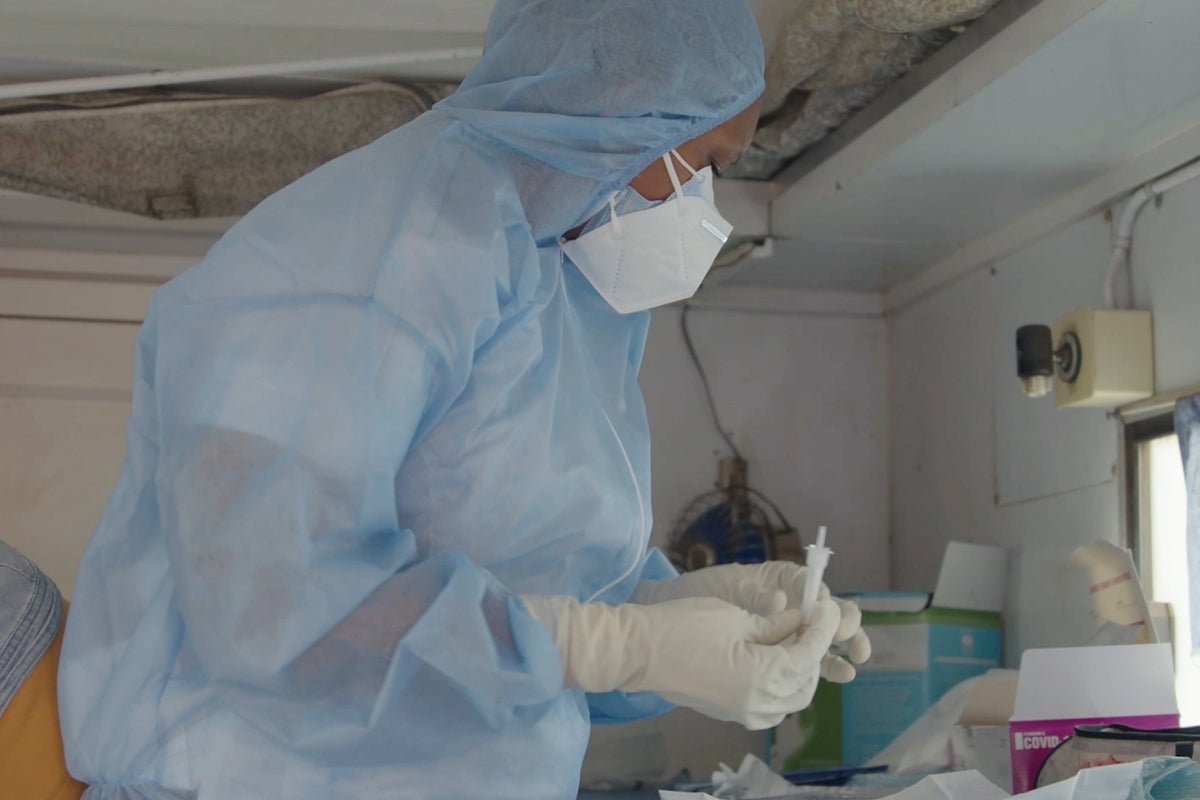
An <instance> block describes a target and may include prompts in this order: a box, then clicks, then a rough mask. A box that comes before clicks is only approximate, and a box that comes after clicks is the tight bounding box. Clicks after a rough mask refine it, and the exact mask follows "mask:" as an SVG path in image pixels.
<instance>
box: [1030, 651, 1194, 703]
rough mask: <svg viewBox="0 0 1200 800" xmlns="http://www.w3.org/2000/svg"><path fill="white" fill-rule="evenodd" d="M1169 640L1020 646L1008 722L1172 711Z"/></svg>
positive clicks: (1172, 688)
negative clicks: (1023, 648) (1014, 700)
mask: <svg viewBox="0 0 1200 800" xmlns="http://www.w3.org/2000/svg"><path fill="white" fill-rule="evenodd" d="M1174 675H1175V667H1174V663H1173V661H1172V658H1171V645H1169V644H1137V645H1112V646H1108V647H1059V648H1049V649H1044V650H1026V651H1025V655H1024V657H1023V658H1022V659H1021V676H1020V680H1019V682H1018V684H1017V703H1016V707H1015V708H1014V710H1013V716H1012V719H1013V721H1014V722H1021V721H1024V720H1038V719H1086V718H1091V717H1148V716H1155V715H1159V714H1175V713H1177V712H1178V710H1179V708H1178V706H1177V704H1176V701H1175V677H1174Z"/></svg>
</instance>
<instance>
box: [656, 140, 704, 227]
mask: <svg viewBox="0 0 1200 800" xmlns="http://www.w3.org/2000/svg"><path fill="white" fill-rule="evenodd" d="M672 156H674V157H675V158H677V159H679V162H680V163H681V164H683V165H684V166H685V167H687V170H688V172H690V173H692V174H693V175H695V176H697V177H699V173H698V172H696V170H694V169H692V165H691V164H689V163H687V162H686V161H684V160H683V156H681V155H679V153H677V152H676V151H674V150H672V151H670V152H669V153H667V154H666V155H665V156H663V162H664V163H665V164H666V165H667V177H669V178H670V179H671V185H672V186H674V187H675V196H676V197H679V198H682V197H683V184H681V183H680V182H679V174H678V173H677V172H676V170H675V164H674V163H673V159H672ZM675 205H676V206H677V207H678V208H679V215H680V216H683V206H681V205H680V204H679V203H676V204H675Z"/></svg>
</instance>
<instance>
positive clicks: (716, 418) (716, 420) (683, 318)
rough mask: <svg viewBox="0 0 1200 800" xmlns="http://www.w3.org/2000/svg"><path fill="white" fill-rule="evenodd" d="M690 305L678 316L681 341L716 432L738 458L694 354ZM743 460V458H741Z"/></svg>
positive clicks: (694, 346) (696, 356)
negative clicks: (697, 379)
mask: <svg viewBox="0 0 1200 800" xmlns="http://www.w3.org/2000/svg"><path fill="white" fill-rule="evenodd" d="M690 310H691V306H690V305H688V304H687V303H684V304H683V313H682V314H681V315H680V317H679V324H680V327H682V328H683V341H684V344H686V345H687V350H688V355H690V356H691V357H692V363H693V364H695V365H696V372H698V373H699V374H700V382H701V383H703V384H704V396H705V397H707V398H708V410H709V411H711V412H712V418H713V424H714V425H715V426H716V428H717V433H719V434H721V438H722V439H724V440H725V444H727V445H728V446H729V449H730V451H732V452H733V454H734V455H735V456H737V457H738V458H742V453H741V451H740V450H738V449H737V445H735V444H734V443H733V439H732V438H730V436H729V434H728V433H726V432H725V428H723V427H722V426H721V417H720V415H719V414H718V413H717V402H716V401H715V400H714V399H713V393H712V387H711V386H709V383H708V374H707V373H705V371H704V365H703V364H701V363H700V356H699V355H697V354H696V345H695V344H693V343H692V333H691V331H690V330H688V321H687V319H688V312H689V311H690ZM742 460H743V461H744V460H745V459H742Z"/></svg>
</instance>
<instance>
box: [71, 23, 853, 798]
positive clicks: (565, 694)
mask: <svg viewBox="0 0 1200 800" xmlns="http://www.w3.org/2000/svg"><path fill="white" fill-rule="evenodd" d="M762 90H763V51H762V43H761V40H760V37H759V33H758V31H757V28H756V26H755V22H754V19H753V17H752V15H751V13H750V11H749V10H748V8H747V6H746V4H745V2H744V0H605V1H604V2H596V1H595V0H500V2H499V3H498V6H497V8H496V10H495V12H494V15H493V18H492V20H491V23H490V25H489V29H488V33H487V39H486V47H485V52H484V54H483V57H482V59H481V61H480V62H479V64H478V66H477V67H476V68H475V69H474V70H473V71H472V72H471V74H470V75H469V76H468V78H467V79H466V81H465V82H464V83H463V84H462V86H461V88H460V90H459V91H458V92H457V93H456V94H454V95H453V96H451V97H449V98H448V99H446V100H444V101H443V102H441V103H440V104H438V105H437V106H436V107H435V108H434V109H433V110H432V111H430V112H429V113H427V114H425V115H423V116H422V117H420V118H419V119H417V120H415V121H414V122H412V123H410V124H408V125H405V126H404V127H402V128H400V129H398V130H396V131H394V132H392V133H390V134H388V135H386V136H384V137H383V138H381V139H380V140H378V141H376V142H375V143H373V144H371V145H369V146H367V147H365V148H363V149H360V150H357V151H355V152H353V153H350V154H347V155H345V156H343V157H341V158H338V159H336V160H335V161H333V162H331V163H329V164H327V165H325V166H323V167H321V168H320V169H317V170H316V171H314V172H313V173H311V174H310V175H308V176H306V177H304V178H302V179H301V180H299V181H298V182H296V183H295V184H293V185H291V186H290V187H288V188H286V189H284V190H283V191H281V192H279V193H278V194H276V195H274V196H273V197H271V198H269V199H267V200H266V201H265V202H263V203H262V204H261V205H260V206H259V207H258V208H257V209H255V210H254V211H253V212H251V213H250V214H249V215H247V216H246V217H245V218H244V219H243V220H241V221H240V222H239V223H238V224H237V225H236V226H235V227H234V228H233V229H232V230H231V231H230V232H229V233H228V234H227V235H226V236H225V237H224V238H223V239H222V240H221V241H220V242H219V243H218V244H217V245H215V246H214V248H213V249H212V251H211V252H210V253H209V255H208V256H207V257H206V258H205V259H204V261H203V262H202V263H200V264H199V265H197V266H196V267H194V268H193V269H191V270H189V271H187V272H186V273H184V274H183V275H181V276H180V277H178V278H176V279H175V280H173V281H171V282H170V283H169V284H167V285H166V286H164V287H163V288H162V289H160V290H159V291H158V292H157V293H156V294H155V296H154V298H153V301H152V302H151V304H150V307H149V309H148V312H147V316H146V320H145V323H144V325H143V328H142V330H141V332H140V335H139V337H138V344H137V366H136V376H135V386H134V391H133V408H132V414H131V417H130V420H129V424H128V432H127V451H128V452H127V457H126V460H125V463H124V465H123V469H122V472H121V476H120V479H119V481H118V484H117V486H116V488H115V489H114V491H113V494H112V497H111V499H110V501H109V503H108V506H107V508H106V509H105V511H104V514H103V517H102V519H101V521H100V523H99V525H98V528H97V530H96V531H95V534H94V536H93V539H92V542H91V544H90V546H89V548H88V550H87V553H86V556H85V558H84V561H83V564H82V566H81V569H80V571H79V575H78V579H77V581H76V583H75V591H74V597H73V608H72V611H71V615H70V619H69V621H68V628H67V634H66V642H65V647H64V650H63V658H62V664H61V668H60V687H61V689H60V695H61V706H62V711H61V713H62V725H63V736H64V740H65V747H66V755H67V761H68V765H69V768H70V770H71V772H72V774H73V775H74V776H76V777H77V778H79V779H80V780H83V781H85V782H87V783H88V784H90V788H89V790H88V793H87V795H86V796H87V797H88V798H89V800H118V799H119V800H149V799H155V800H157V799H158V798H196V799H197V800H208V799H209V798H221V799H222V800H225V799H227V798H287V799H288V800H303V799H305V798H320V799H321V800H329V799H330V798H338V799H339V800H347V799H350V798H410V797H411V798H454V799H455V800H463V798H473V799H475V800H479V799H481V798H495V799H496V800H501V799H507V798H512V800H517V798H519V799H520V800H541V799H543V798H546V799H551V798H553V799H554V800H566V799H567V798H573V797H574V796H575V792H576V788H577V785H578V776H579V769H580V764H581V761H582V759H583V755H584V751H585V748H586V745H587V741H588V734H589V726H590V724H591V723H593V722H620V721H624V720H634V719H640V718H643V717H646V716H649V715H653V714H657V713H661V712H662V711H664V710H666V709H668V708H669V707H670V703H672V702H673V703H679V704H683V705H688V706H691V707H693V708H696V709H698V710H700V711H702V712H703V713H707V714H710V715H712V716H714V717H717V718H720V719H731V720H736V721H739V722H741V723H743V724H744V725H747V726H748V727H752V728H763V727H767V726H769V725H772V724H776V723H777V722H778V721H779V720H781V719H782V718H783V715H784V714H786V713H789V712H790V711H795V710H797V709H798V708H800V707H803V706H804V705H806V704H807V703H808V702H809V700H810V699H811V696H812V690H813V689H814V688H815V685H816V680H817V675H818V674H819V673H824V674H825V675H826V676H827V677H833V678H834V679H842V680H844V679H847V678H848V677H849V676H850V675H852V673H853V669H852V668H851V667H850V666H849V665H848V664H847V663H846V662H845V661H843V660H841V659H839V658H837V657H836V655H832V654H830V647H831V644H833V643H834V642H835V641H843V642H846V641H848V642H850V643H851V644H852V645H855V644H856V643H857V647H852V648H851V649H852V650H856V651H857V655H856V656H855V657H856V659H860V658H861V657H862V656H863V645H862V642H863V639H862V637H861V634H859V633H857V631H858V627H859V624H858V618H857V614H856V611H855V610H854V609H853V608H852V607H849V606H845V605H838V604H836V603H834V602H833V601H830V600H828V599H826V600H823V602H822V603H820V604H818V608H817V609H816V611H815V613H814V616H813V617H811V618H808V619H803V620H802V619H801V618H800V616H799V612H798V611H797V610H796V608H795V602H794V601H795V598H796V597H798V596H799V590H800V588H802V584H803V572H802V570H800V569H799V568H796V567H793V566H792V565H782V564H774V565H770V564H769V565H760V566H758V567H729V568H725V567H722V568H715V569H713V570H705V571H702V572H699V573H695V574H694V575H685V576H683V577H680V578H676V577H675V575H674V572H673V570H671V568H670V566H669V564H668V563H667V562H666V560H665V559H664V558H663V557H662V555H661V554H660V553H658V552H657V551H655V550H653V549H649V548H648V541H649V536H650V522H651V513H650V508H649V498H650V453H649V442H648V435H647V427H646V417H645V411H644V407H643V403H642V398H641V396H640V393H639V390H638V386H637V380H636V379H637V371H638V366H639V363H640V361H641V357H642V349H643V345H644V343H645V338H646V331H647V326H648V324H649V315H648V314H647V313H646V309H647V308H649V307H651V306H653V305H657V304H660V303H662V302H667V301H669V300H672V299H679V298H680V297H682V296H686V295H687V294H689V293H690V292H691V291H694V290H695V288H696V285H697V284H698V283H699V277H702V275H703V272H704V271H705V270H706V269H707V268H708V266H709V265H711V261H712V256H713V255H715V252H716V248H718V247H719V245H720V239H721V238H722V237H723V236H727V235H728V225H727V224H726V223H724V221H723V220H722V219H721V218H720V216H719V214H718V213H717V212H716V210H715V208H714V207H713V206H712V203H711V179H712V168H713V167H717V168H719V167H720V166H723V165H726V164H728V163H729V162H731V161H733V160H735V159H736V158H737V156H738V155H739V153H740V151H741V150H743V149H745V147H746V146H747V145H748V143H749V139H750V137H751V135H752V133H753V130H754V127H755V124H756V120H757V117H758V109H757V104H756V101H757V98H758V97H759V95H760V94H761V92H762ZM641 214H647V215H651V216H647V217H641V216H639V215H641ZM639 220H641V221H639ZM645 220H649V222H648V223H647V222H645ZM704 236H709V237H710V238H711V239H712V240H713V241H709V240H708V239H705V238H703V237H704ZM714 241H715V242H716V244H715V245H714V244H713V242H714ZM572 253H573V254H574V255H571V254H572ZM705 261H707V262H708V263H702V262H705ZM585 265H586V266H585ZM823 596H824V597H826V598H827V597H828V595H827V594H826V595H823ZM851 655H855V653H853V652H852V653H851Z"/></svg>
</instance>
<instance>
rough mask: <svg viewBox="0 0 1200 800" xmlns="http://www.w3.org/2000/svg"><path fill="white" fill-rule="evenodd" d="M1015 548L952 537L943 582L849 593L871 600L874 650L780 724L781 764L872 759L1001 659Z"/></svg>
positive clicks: (866, 605) (868, 613) (863, 602)
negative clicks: (916, 588)
mask: <svg viewBox="0 0 1200 800" xmlns="http://www.w3.org/2000/svg"><path fill="white" fill-rule="evenodd" d="M1007 566H1008V551H1007V550H1005V549H1003V548H996V547H985V546H981V545H968V544H962V543H958V542H952V543H950V545H949V546H948V547H947V550H946V555H945V557H944V559H943V561H942V571H941V574H940V577H939V579H938V586H937V591H935V592H934V594H933V597H932V602H931V598H930V596H929V595H928V594H927V593H923V592H857V593H848V594H846V595H844V596H845V597H846V598H847V599H850V600H854V601H855V602H857V603H859V605H860V607H861V608H862V609H863V628H864V630H866V632H867V635H868V636H870V637H871V645H872V648H871V649H872V654H871V659H870V660H869V661H868V662H867V663H866V664H864V665H862V666H861V667H859V670H858V677H857V678H855V679H854V681H852V682H851V683H849V684H846V685H845V686H838V685H835V684H830V683H827V682H824V681H822V683H821V686H820V688H819V689H818V691H817V694H816V697H815V698H814V700H813V704H812V706H810V707H809V708H808V709H806V710H805V711H804V712H801V714H800V715H799V717H798V724H797V720H796V719H789V720H787V721H785V722H784V724H783V725H782V726H780V728H779V729H778V730H777V732H776V747H775V750H774V758H773V761H774V766H776V768H779V769H802V768H807V767H816V766H827V765H831V764H853V765H857V764H864V763H866V762H867V761H869V760H870V759H871V758H872V757H873V756H874V755H876V754H877V753H879V752H880V751H881V750H883V749H884V748H885V747H887V745H888V744H890V743H891V742H892V740H893V739H895V738H896V737H897V736H899V735H900V734H901V733H902V732H903V731H904V730H905V728H907V727H908V726H909V725H911V724H912V723H913V722H915V721H916V720H917V719H918V718H919V717H920V716H921V715H922V714H923V713H925V711H926V710H928V709H929V708H930V707H931V706H932V705H933V704H934V703H936V702H937V701H938V700H939V699H940V698H941V697H942V695H944V694H945V693H946V692H947V691H949V690H950V689H952V688H953V687H954V686H956V685H957V684H959V683H960V682H962V681H964V680H967V679H968V678H973V677H975V676H977V675H982V674H983V673H985V672H987V671H988V670H989V669H992V668H994V667H998V666H1000V664H1001V661H1002V658H1003V647H1002V641H1003V622H1002V619H1001V615H1000V611H1001V609H1002V608H1003V604H1004V587H1005V584H1006V582H1007V571H1008V570H1007Z"/></svg>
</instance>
